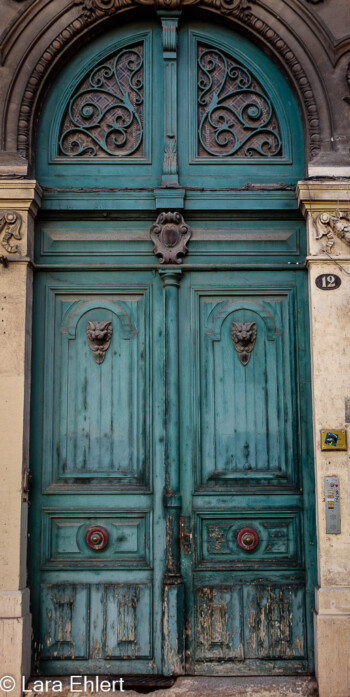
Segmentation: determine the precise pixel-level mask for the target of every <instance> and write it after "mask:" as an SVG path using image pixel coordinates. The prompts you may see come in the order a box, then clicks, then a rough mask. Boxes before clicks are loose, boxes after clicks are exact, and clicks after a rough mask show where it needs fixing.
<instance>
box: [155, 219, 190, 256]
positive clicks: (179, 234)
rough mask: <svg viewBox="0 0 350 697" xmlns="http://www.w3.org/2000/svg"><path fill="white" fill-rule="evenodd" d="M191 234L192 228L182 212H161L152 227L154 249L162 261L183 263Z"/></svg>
mask: <svg viewBox="0 0 350 697" xmlns="http://www.w3.org/2000/svg"><path fill="white" fill-rule="evenodd" d="M191 234H192V231H191V228H190V227H189V226H188V225H186V223H185V221H184V219H183V217H182V215H181V213H177V212H176V213H171V212H170V211H169V212H168V213H160V214H159V215H158V218H157V220H156V222H155V224H154V225H152V227H151V229H150V236H151V240H152V242H154V249H153V251H154V253H155V254H156V256H159V257H160V259H159V261H160V263H161V264H181V263H182V259H181V257H183V256H184V255H185V254H186V253H187V242H188V241H189V239H190V237H191Z"/></svg>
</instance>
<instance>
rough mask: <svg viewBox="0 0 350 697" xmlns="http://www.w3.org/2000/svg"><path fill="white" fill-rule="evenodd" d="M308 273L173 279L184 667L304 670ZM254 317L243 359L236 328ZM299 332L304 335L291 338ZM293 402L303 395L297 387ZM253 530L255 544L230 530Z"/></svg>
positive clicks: (309, 514) (308, 578) (310, 549)
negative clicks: (185, 542)
mask: <svg viewBox="0 0 350 697" xmlns="http://www.w3.org/2000/svg"><path fill="white" fill-rule="evenodd" d="M306 295H307V277H306V274H305V272H298V273H295V272H284V273H283V272H280V273H278V274H276V273H275V272H272V271H270V272H269V271H264V272H262V271H257V270H256V271H254V272H249V271H245V272H244V271H238V270H237V271H235V272H233V271H231V272H221V273H217V272H209V271H208V272H202V273H200V272H191V273H188V274H186V276H185V277H184V279H183V283H182V286H181V296H180V298H181V300H182V302H181V300H180V302H181V307H182V308H183V310H182V314H180V324H181V326H187V327H189V330H188V332H184V333H183V334H181V338H182V341H181V347H180V353H181V361H182V375H181V379H182V383H181V385H182V389H181V396H182V401H181V414H182V449H181V462H182V468H183V469H182V482H183V485H182V492H183V510H184V513H185V515H186V516H188V517H189V518H190V519H191V520H192V534H193V548H192V554H191V555H190V554H189V553H186V550H184V554H183V576H184V580H185V587H186V597H187V629H186V637H187V670H188V671H189V672H190V673H196V674H215V675H249V674H270V673H276V674H278V673H280V674H289V673H293V672H301V673H302V672H305V673H307V672H309V671H312V670H313V650H312V604H313V600H312V596H310V591H311V589H312V588H313V584H314V583H315V581H316V579H315V558H314V552H315V549H314V541H315V527H314V496H313V491H314V489H313V482H312V468H311V467H310V460H309V457H310V454H311V451H310V448H311V424H310V411H311V408H310V407H311V405H310V383H309V373H308V360H307V353H306V350H305V341H306V339H307V312H306V307H307V305H306ZM237 322H244V323H252V322H254V323H255V325H256V329H257V335H256V342H255V346H254V348H253V350H252V352H251V354H250V358H249V362H248V363H247V364H246V365H242V363H241V361H240V359H239V354H238V352H237V350H236V348H235V345H234V342H233V339H232V325H233V324H234V323H237ZM301 337H303V338H302V340H301ZM301 389H302V390H303V400H302V401H301V400H300V390H301ZM245 528H250V529H253V530H254V531H255V532H256V533H257V534H258V536H259V542H258V546H257V547H256V548H255V549H254V550H252V551H245V550H243V549H241V548H240V547H239V545H238V542H237V536H238V533H239V531H240V530H242V529H245Z"/></svg>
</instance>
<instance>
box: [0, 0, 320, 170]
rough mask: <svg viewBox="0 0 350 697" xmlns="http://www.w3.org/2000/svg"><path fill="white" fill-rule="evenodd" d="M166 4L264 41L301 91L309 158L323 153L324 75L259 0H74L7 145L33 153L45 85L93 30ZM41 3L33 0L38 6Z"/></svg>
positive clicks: (36, 71)
mask: <svg viewBox="0 0 350 697" xmlns="http://www.w3.org/2000/svg"><path fill="white" fill-rule="evenodd" d="M162 3H165V7H166V9H169V7H171V8H173V6H174V7H175V5H176V7H178V6H181V5H183V6H184V8H187V10H189V9H190V8H189V6H190V5H196V15H197V14H198V11H199V13H200V14H201V15H202V16H203V15H204V14H205V15H206V16H208V14H209V13H210V14H212V13H214V14H215V15H216V16H217V17H218V18H219V20H221V21H222V20H223V19H224V20H225V24H226V26H227V24H228V23H229V24H230V25H231V26H232V28H235V29H236V30H237V29H238V30H239V31H243V32H244V33H245V35H246V36H248V37H249V38H250V39H252V40H253V41H254V42H255V43H258V44H259V45H260V46H262V47H263V48H264V49H265V51H268V52H269V53H270V54H271V53H273V55H274V58H275V61H276V62H277V64H279V66H280V68H282V69H283V71H284V73H286V74H287V76H288V77H289V81H290V82H291V83H292V85H293V86H294V91H295V92H296V94H297V97H298V100H299V104H300V106H301V111H302V113H303V116H304V125H305V135H306V140H307V144H308V148H309V159H310V160H311V159H313V158H314V157H315V156H317V155H318V154H319V152H320V148H321V141H329V142H330V140H331V135H332V132H331V115H330V109H329V108H328V106H327V96H326V92H325V90H324V87H323V84H322V80H321V79H320V78H317V83H315V81H314V78H315V73H314V72H313V65H312V63H313V61H312V60H310V57H309V58H307V59H306V60H304V61H303V63H302V61H301V59H299V57H298V56H299V53H300V55H303V56H304V58H305V53H306V51H305V46H302V41H301V40H300V41H299V42H298V41H297V37H296V36H295V35H292V32H290V38H291V40H292V44H293V50H292V48H291V47H290V45H289V44H288V43H287V41H286V39H285V34H286V32H287V30H288V28H287V27H286V25H285V24H283V21H282V20H280V21H279V22H277V21H276V18H274V17H272V15H271V17H272V20H274V22H273V26H272V22H271V25H270V24H269V23H268V22H267V21H266V19H267V12H266V11H263V12H262V8H261V4H262V3H261V1H260V0H250V3H251V4H248V0H182V2H181V0H171V1H170V5H169V0H168V1H167V2H166V0H75V2H72V1H71V2H70V3H69V4H68V5H67V7H66V13H64V12H63V11H62V9H61V11H60V12H59V13H58V15H59V19H60V22H59V24H60V25H61V26H62V19H63V17H64V16H65V14H66V16H67V18H68V16H69V19H70V21H69V22H68V23H67V24H66V26H65V27H64V28H63V29H61V31H59V33H57V34H55V33H54V26H55V23H54V22H52V26H51V28H50V32H48V33H49V35H50V37H52V38H51V40H50V42H49V44H48V45H46V47H45V49H44V50H43V51H42V53H41V56H40V57H39V59H38V60H36V62H35V65H34V66H33V68H32V71H31V74H30V76H29V79H27V81H26V84H25V85H23V87H22V93H21V96H20V108H19V115H18V121H17V128H16V126H14V125H13V122H14V119H13V114H11V113H10V110H9V109H8V108H7V113H6V114H5V121H7V122H8V124H9V127H10V128H12V143H13V141H14V140H15V141H16V144H15V143H13V145H15V147H7V149H9V150H15V149H17V151H18V152H19V153H20V155H21V156H22V157H23V158H25V159H30V158H31V151H32V148H33V141H34V132H35V123H36V117H37V114H38V111H39V108H40V104H41V101H42V99H43V96H44V93H45V90H46V88H47V87H48V86H49V84H50V80H51V76H52V74H53V72H54V70H55V71H57V70H58V69H59V68H60V66H61V65H62V64H64V63H65V62H66V61H67V59H68V58H69V56H71V55H72V51H74V50H77V49H78V47H80V46H81V45H82V44H83V43H85V42H86V41H87V40H88V39H89V38H90V37H91V34H92V33H93V35H94V36H95V35H96V32H102V31H103V30H104V28H106V27H107V26H108V27H109V28H110V26H111V22H112V21H114V19H116V20H117V21H118V20H119V18H120V15H121V14H122V15H123V19H124V20H127V19H128V20H129V21H131V20H132V19H133V15H134V11H135V10H137V16H138V17H139V12H140V9H141V8H140V5H142V6H143V9H144V10H145V11H148V12H150V13H151V12H152V13H153V12H154V8H155V7H157V8H158V9H159V7H161V6H162ZM36 4H37V3H36V2H34V6H35V5H36ZM163 9H164V8H163ZM29 10H30V8H29ZM260 15H261V16H260ZM263 17H264V18H263ZM34 21H35V20H34ZM56 24H57V23H56ZM278 25H279V27H280V30H281V33H282V30H283V38H282V36H281V35H280V33H279V29H278ZM39 33H40V34H41V43H42V41H43V37H44V36H45V33H43V31H42V28H41V30H40V31H39ZM296 49H298V51H297V50H296ZM28 50H29V49H28ZM297 53H298V55H297ZM24 62H25V60H24V58H23V60H22V63H23V64H24ZM309 73H310V74H311V73H312V82H313V84H316V88H317V98H316V96H315V89H313V87H312V86H311V82H310V78H309ZM11 93H12V92H11V90H10V94H11ZM320 107H321V108H320ZM321 120H322V123H321ZM5 128H6V125H5ZM14 128H16V131H14V130H13V129H14ZM7 135H8V140H9V141H11V137H10V135H9V133H8V134H7ZM5 149H6V145H5Z"/></svg>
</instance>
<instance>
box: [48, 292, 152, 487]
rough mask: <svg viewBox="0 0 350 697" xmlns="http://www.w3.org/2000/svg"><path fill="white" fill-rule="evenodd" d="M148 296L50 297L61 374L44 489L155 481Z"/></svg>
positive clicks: (51, 355)
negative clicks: (151, 465) (151, 468)
mask: <svg viewBox="0 0 350 697" xmlns="http://www.w3.org/2000/svg"><path fill="white" fill-rule="evenodd" d="M142 291H143V292H138V291H136V290H135V289H130V290H129V289H121V291H120V292H119V293H118V291H116V292H115V293H113V294H110V293H104V292H100V293H98V292H96V293H92V292H91V291H89V290H88V289H86V290H85V292H84V291H80V292H75V293H74V292H70V291H69V290H68V289H67V290H66V291H64V292H62V290H61V289H57V288H56V289H55V288H52V287H51V288H48V290H47V302H48V308H49V313H50V316H54V317H55V320H56V321H55V332H54V333H51V335H50V336H49V337H48V342H47V356H46V358H47V362H46V365H47V374H48V375H50V374H54V375H55V380H54V385H53V388H52V390H50V391H49V392H48V393H47V394H46V404H47V408H46V409H45V416H44V418H45V421H46V427H45V431H46V433H50V432H51V433H52V442H51V441H50V439H49V438H48V437H47V438H46V439H45V446H46V447H47V460H48V462H52V470H51V473H50V469H49V468H48V469H47V470H45V472H44V485H45V486H46V487H47V486H51V488H52V487H54V488H55V487H57V486H59V485H60V484H62V482H65V483H66V484H67V483H69V482H71V483H72V484H74V485H78V484H79V485H80V486H84V480H88V483H89V485H90V484H91V481H92V480H94V481H95V483H96V484H97V483H98V482H100V483H102V482H106V481H111V480H114V482H115V483H116V482H123V483H124V485H125V486H127V485H128V484H129V485H133V486H135V485H139V486H145V485H146V484H147V482H148V481H149V462H150V429H151V422H150V418H151V417H150V415H151V410H150V406H151V398H150V394H149V390H150V364H149V360H150V354H149V347H150V346H151V343H152V333H151V324H150V317H151V314H150V313H151V304H150V291H149V289H147V288H144V289H142ZM51 313H52V314H51ZM53 405H55V408H54V409H53ZM58 416H59V418H58ZM51 448H52V456H51Z"/></svg>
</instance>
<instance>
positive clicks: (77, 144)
mask: <svg viewBox="0 0 350 697" xmlns="http://www.w3.org/2000/svg"><path fill="white" fill-rule="evenodd" d="M143 62H144V59H143V44H141V45H139V46H134V47H132V48H126V49H123V50H122V51H119V52H118V53H117V54H116V55H115V56H112V57H110V58H109V59H106V60H105V61H104V62H103V63H100V64H99V65H98V66H95V67H94V68H93V70H91V72H90V74H89V75H88V77H87V78H85V79H84V80H83V81H82V82H81V83H80V85H79V88H78V90H77V91H76V92H75V93H74V94H73V96H72V97H71V99H70V102H69V105H68V108H67V110H66V113H65V116H64V118H63V123H62V128H61V135H60V140H59V155H60V156H66V157H96V156H104V155H112V156H117V157H126V156H131V155H134V156H135V155H137V156H139V155H142V154H143V153H142V138H143V101H144V100H143Z"/></svg>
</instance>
